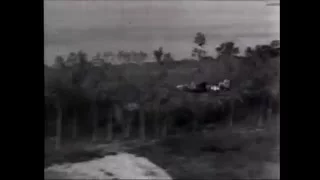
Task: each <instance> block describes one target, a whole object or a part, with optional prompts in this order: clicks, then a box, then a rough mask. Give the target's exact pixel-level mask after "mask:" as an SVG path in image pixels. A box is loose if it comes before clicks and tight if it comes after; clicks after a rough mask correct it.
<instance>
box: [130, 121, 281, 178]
mask: <svg viewBox="0 0 320 180" xmlns="http://www.w3.org/2000/svg"><path fill="white" fill-rule="evenodd" d="M236 129H237V128H236V127H234V128H227V129H223V130H219V131H216V132H212V133H208V134H200V133H199V134H194V135H189V136H182V137H175V138H167V139H166V140H164V141H162V142H160V143H157V144H156V145H152V146H143V147H140V148H138V149H134V150H132V151H131V153H134V154H137V155H140V156H144V157H146V158H148V159H149V160H150V161H152V162H154V163H155V164H157V165H158V166H160V167H162V168H164V169H165V170H166V171H167V172H168V173H169V174H170V175H171V176H172V177H173V178H174V179H199V178H201V179H246V178H267V179H279V168H280V162H279V142H278V139H279V138H278V135H277V133H276V132H275V131H276V130H271V131H269V130H265V129H263V130H260V131H259V130H254V129H251V130H250V129H242V128H238V129H237V130H236ZM250 131H251V132H250Z"/></svg>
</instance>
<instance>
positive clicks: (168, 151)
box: [43, 0, 280, 180]
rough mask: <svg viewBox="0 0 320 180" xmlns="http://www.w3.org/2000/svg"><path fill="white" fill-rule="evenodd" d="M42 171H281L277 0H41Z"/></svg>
mask: <svg viewBox="0 0 320 180" xmlns="http://www.w3.org/2000/svg"><path fill="white" fill-rule="evenodd" d="M43 13H44V14H43V16H44V77H45V78H44V79H45V88H44V97H45V104H44V105H45V137H44V140H45V147H44V150H45V157H44V158H45V167H44V176H45V177H44V178H45V179H48V180H49V179H113V180H115V179H118V180H122V179H162V180H163V179H167V180H175V179H215V180H229V179H280V0H44V7H43Z"/></svg>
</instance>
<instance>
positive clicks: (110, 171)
mask: <svg viewBox="0 0 320 180" xmlns="http://www.w3.org/2000/svg"><path fill="white" fill-rule="evenodd" d="M44 171H45V176H46V177H45V179H65V178H68V179H113V178H116V179H132V178H134V179H169V180H171V179H172V178H171V177H170V176H169V175H168V174H167V173H166V172H165V171H164V170H163V169H161V168H160V167H158V166H157V165H155V164H153V163H152V162H150V161H149V160H147V159H146V158H143V157H137V156H135V155H132V154H128V153H119V154H117V155H113V156H105V157H104V158H100V159H95V160H91V161H85V162H78V163H65V164H62V165H53V166H50V167H48V168H46V169H45V170H44Z"/></svg>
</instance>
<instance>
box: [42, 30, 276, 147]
mask: <svg viewBox="0 0 320 180" xmlns="http://www.w3.org/2000/svg"><path fill="white" fill-rule="evenodd" d="M194 42H195V43H197V44H198V45H199V46H203V45H204V44H205V43H206V39H205V36H204V34H203V33H198V34H197V35H196V38H195V41H194ZM215 50H216V51H217V54H218V56H217V57H216V58H213V57H208V56H206V53H204V52H202V51H193V53H194V54H195V55H194V56H196V57H197V58H198V60H199V61H189V60H184V61H174V60H173V58H172V56H171V54H170V53H164V52H163V50H162V48H159V49H158V50H155V51H154V56H155V59H156V62H155V63H149V64H148V63H144V64H141V65H137V66H135V65H134V64H131V65H130V64H121V65H112V64H110V63H106V62H104V61H101V62H100V63H99V64H98V65H97V63H96V59H99V58H100V57H94V58H92V59H91V60H89V58H88V55H87V54H86V53H85V52H83V51H79V52H77V53H74V52H73V53H70V54H69V56H68V57H67V58H66V59H64V58H63V57H61V56H58V57H56V59H55V63H54V65H52V66H46V65H45V66H44V68H45V107H46V113H45V114H46V117H45V123H46V134H45V135H46V136H51V137H52V136H54V137H55V138H56V139H55V140H56V148H59V147H60V144H61V141H62V140H64V139H68V138H73V139H76V138H80V137H84V136H86V137H87V136H91V138H92V140H93V141H95V140H98V139H101V138H102V137H103V138H105V139H106V140H112V139H113V138H114V137H115V136H119V135H120V136H121V137H122V138H132V137H139V138H141V139H142V140H143V139H145V138H147V137H152V138H159V137H164V136H166V135H168V134H170V133H177V132H180V131H187V132H192V131H197V130H198V129H201V127H202V126H203V125H204V124H208V123H214V122H228V124H230V125H232V124H233V122H236V121H240V120H241V116H243V117H246V116H247V115H248V114H250V113H251V112H252V111H257V112H259V113H258V114H262V115H263V116H262V117H263V118H258V119H260V120H261V121H259V123H260V124H261V122H262V120H264V119H268V118H270V117H269V116H270V115H271V114H272V112H269V111H270V109H271V110H272V111H273V114H277V113H278V112H277V110H278V109H279V108H278V106H279V92H278V91H274V90H273V89H272V90H271V89H270V87H273V84H274V83H275V82H277V80H278V79H277V78H278V76H279V65H278V63H279V59H280V41H273V42H271V43H270V44H268V45H260V46H256V47H254V48H252V47H248V48H247V49H246V50H245V55H244V56H238V54H239V48H238V47H236V46H235V44H234V43H233V42H226V43H223V44H221V45H220V47H218V48H216V49H215ZM197 53H198V54H197ZM140 54H141V55H142V56H143V57H147V55H146V54H143V53H140ZM134 61H137V60H134ZM188 64H190V66H191V67H193V68H194V67H198V69H197V72H191V73H189V74H186V75H184V74H183V72H182V71H181V72H179V68H181V67H182V66H184V65H186V66H187V65H188ZM151 66H152V68H153V69H152V68H151ZM217 66H219V67H220V66H221V67H223V68H220V69H222V70H220V71H217V70H215V69H214V68H216V69H218V68H217ZM189 69H190V68H189ZM175 73H178V74H177V75H176V74H175ZM179 73H180V74H179ZM190 74H199V76H200V77H201V78H203V77H206V78H207V79H210V80H215V79H217V80H218V79H219V78H228V79H230V80H231V82H232V84H233V88H232V90H231V91H230V92H226V93H224V94H219V95H211V94H200V95H194V94H190V93H182V92H180V91H178V90H177V89H175V86H174V84H175V83H176V81H179V80H180V81H181V80H182V79H186V80H187V79H189V81H192V78H193V77H194V76H193V75H190ZM190 78H191V79H190ZM243 109H244V110H243ZM241 114H242V115H241ZM242 119H246V118H242Z"/></svg>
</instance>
